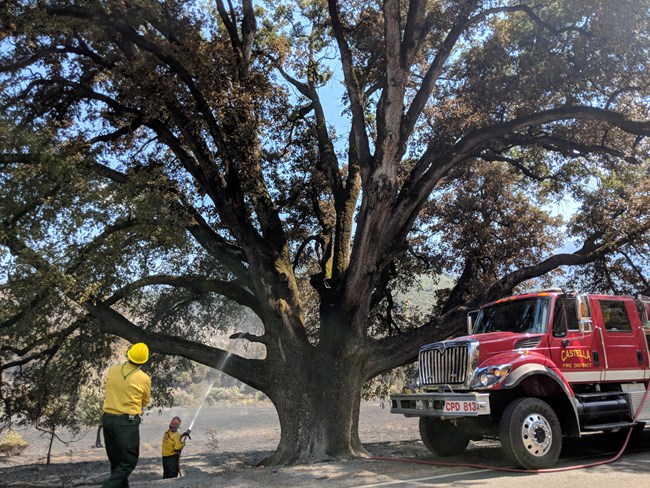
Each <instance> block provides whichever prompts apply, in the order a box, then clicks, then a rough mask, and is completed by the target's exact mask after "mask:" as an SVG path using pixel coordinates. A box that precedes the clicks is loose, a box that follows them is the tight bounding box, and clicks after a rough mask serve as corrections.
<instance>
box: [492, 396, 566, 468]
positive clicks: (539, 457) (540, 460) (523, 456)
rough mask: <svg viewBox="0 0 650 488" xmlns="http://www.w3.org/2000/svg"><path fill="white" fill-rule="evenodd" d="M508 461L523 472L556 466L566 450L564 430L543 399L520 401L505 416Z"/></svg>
mask: <svg viewBox="0 0 650 488" xmlns="http://www.w3.org/2000/svg"><path fill="white" fill-rule="evenodd" d="M499 435H500V438H501V446H502V447H503V450H504V452H505V455H506V457H507V458H508V459H509V460H510V462H512V463H513V464H514V465H515V466H517V467H519V468H523V469H546V468H551V467H553V466H555V463H556V462H557V459H558V457H559V456H560V451H561V450H562V429H561V427H560V421H559V420H558V418H557V415H556V414H555V412H554V411H553V409H552V408H551V407H550V405H549V404H548V403H546V402H545V401H544V400H540V399H539V398H530V397H527V398H518V399H517V400H514V401H513V402H512V403H510V404H509V405H508V406H507V407H506V409H505V410H504V412H503V416H502V417H501V424H500V427H499Z"/></svg>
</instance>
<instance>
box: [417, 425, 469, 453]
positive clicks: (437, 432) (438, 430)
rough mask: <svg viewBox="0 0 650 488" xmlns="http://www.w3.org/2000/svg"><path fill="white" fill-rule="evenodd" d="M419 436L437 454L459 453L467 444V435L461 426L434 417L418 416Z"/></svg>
mask: <svg viewBox="0 0 650 488" xmlns="http://www.w3.org/2000/svg"><path fill="white" fill-rule="evenodd" d="M420 438H421V439H422V442H424V445H425V446H426V447H427V449H429V451H431V452H432V453H433V454H436V455H438V456H453V455H454V454H460V453H461V452H463V451H464V450H465V448H466V447H467V444H469V436H468V435H467V433H466V432H465V430H464V429H463V428H462V427H459V426H457V425H454V424H452V423H451V422H449V421H446V420H440V419H438V418H434V417H420Z"/></svg>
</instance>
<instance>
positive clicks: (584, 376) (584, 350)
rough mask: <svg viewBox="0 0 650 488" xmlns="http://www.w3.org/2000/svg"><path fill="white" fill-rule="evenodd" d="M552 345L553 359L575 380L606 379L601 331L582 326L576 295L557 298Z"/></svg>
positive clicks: (550, 344)
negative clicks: (577, 313) (588, 329)
mask: <svg viewBox="0 0 650 488" xmlns="http://www.w3.org/2000/svg"><path fill="white" fill-rule="evenodd" d="M551 327H552V330H551V334H550V336H549V347H550V355H551V359H552V360H553V362H554V363H555V365H556V366H557V367H558V368H559V369H560V370H561V371H562V374H563V375H564V376H565V377H566V378H567V379H568V380H569V382H571V383H593V382H598V381H602V379H603V378H604V374H605V372H604V370H605V361H604V356H605V353H604V349H603V342H602V340H601V336H600V333H599V332H597V331H595V330H594V331H592V332H589V333H585V334H583V333H581V332H580V330H579V329H578V319H577V315H576V304H575V299H574V298H568V297H561V296H558V297H556V298H555V302H554V305H553V316H552V317H551Z"/></svg>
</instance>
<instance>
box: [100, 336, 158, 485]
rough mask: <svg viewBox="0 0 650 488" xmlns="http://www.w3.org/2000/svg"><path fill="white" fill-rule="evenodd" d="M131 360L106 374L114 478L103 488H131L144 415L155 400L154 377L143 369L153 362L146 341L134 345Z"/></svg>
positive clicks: (106, 432) (109, 450)
mask: <svg viewBox="0 0 650 488" xmlns="http://www.w3.org/2000/svg"><path fill="white" fill-rule="evenodd" d="M127 357H128V361H125V362H124V363H119V364H114V365H113V366H111V367H110V368H109V370H108V374H107V375H106V398H105V399H104V408H103V410H104V414H103V415H102V427H103V429H104V441H105V442H104V443H105V444H106V454H107V455H108V460H109V461H110V463H111V476H110V477H109V478H107V479H106V480H104V483H103V484H102V488H123V487H128V486H129V475H130V474H131V472H132V471H133V470H134V469H135V466H136V465H137V464H138V457H139V456H140V422H141V418H140V416H141V415H142V409H143V408H144V407H146V406H147V404H148V403H149V400H150V398H151V378H149V375H147V374H146V373H145V372H144V371H142V370H141V369H140V368H141V367H142V365H143V364H144V363H146V362H147V360H148V359H149V348H148V347H147V345H146V344H144V343H142V342H139V343H137V344H134V345H133V346H131V348H130V349H129V351H128V352H127Z"/></svg>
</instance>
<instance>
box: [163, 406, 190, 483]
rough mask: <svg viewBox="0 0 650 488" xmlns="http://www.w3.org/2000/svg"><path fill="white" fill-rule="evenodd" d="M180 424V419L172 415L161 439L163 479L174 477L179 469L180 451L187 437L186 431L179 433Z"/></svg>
mask: <svg viewBox="0 0 650 488" xmlns="http://www.w3.org/2000/svg"><path fill="white" fill-rule="evenodd" d="M180 426H181V419H180V418H179V417H174V418H173V419H172V421H171V422H170V423H169V429H168V430H167V432H165V434H164V435H163V439H162V464H163V479H164V478H176V477H178V474H179V471H180V460H181V451H182V450H183V448H184V447H185V438H186V437H189V433H188V432H184V433H183V434H181V433H180V432H178V429H179V428H180Z"/></svg>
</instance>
